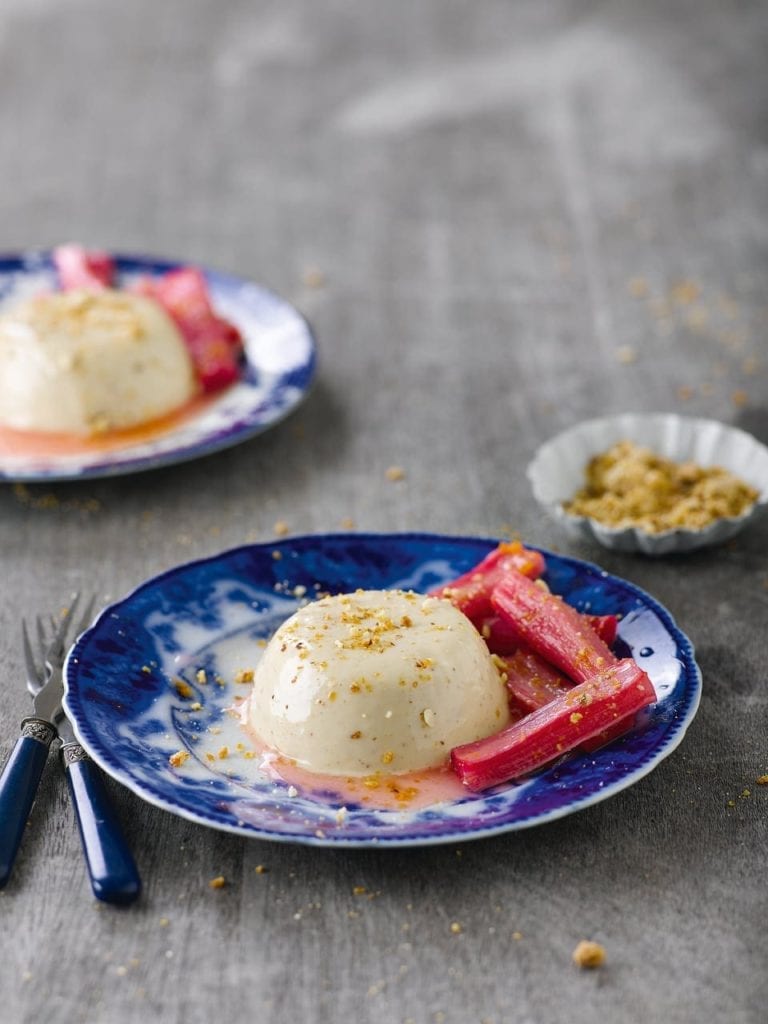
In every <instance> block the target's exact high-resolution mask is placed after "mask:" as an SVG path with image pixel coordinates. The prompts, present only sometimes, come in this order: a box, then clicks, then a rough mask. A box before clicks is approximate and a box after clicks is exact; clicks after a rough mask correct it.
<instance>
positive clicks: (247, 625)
mask: <svg viewBox="0 0 768 1024" xmlns="http://www.w3.org/2000/svg"><path fill="white" fill-rule="evenodd" d="M495 544H496V541H493V540H489V539H484V538H478V537H444V536H435V535H431V534H393V535H389V534H381V535H377V534H343V535H333V534H332V535H322V536H308V537H296V538H293V539H290V540H284V541H280V542H279V543H275V544H255V545H250V546H248V547H242V548H237V549H235V550H233V551H226V552H224V553H222V554H220V555H216V556H214V557H213V558H208V559H204V560H202V561H198V562H190V563H187V564H186V565H181V566H179V567H178V568H175V569H171V570H170V571H169V572H166V573H164V574H163V575H161V576H157V577H155V578H154V579H151V580H149V581H148V582H146V583H144V584H142V586H140V587H139V588H138V589H137V590H135V591H134V592H133V593H132V594H129V595H128V597H126V598H124V599H123V600H122V601H119V602H117V603H116V604H114V605H111V606H110V607H108V608H106V609H105V610H104V611H103V612H102V613H101V615H100V616H99V618H98V619H97V621H96V622H95V623H94V625H93V626H92V627H91V628H90V629H89V630H87V631H86V632H85V633H84V634H83V636H82V637H80V639H79V640H78V642H77V643H76V645H75V646H74V647H73V648H72V650H71V651H70V653H69V657H68V659H67V664H66V669H65V675H66V687H67V696H66V707H67V710H68V712H69V714H70V716H71V717H72V719H73V721H74V724H75V729H76V731H77V733H78V736H79V737H80V740H81V742H82V744H83V746H84V747H85V748H86V749H87V750H88V751H89V753H90V754H91V755H92V756H93V758H94V759H95V760H96V761H97V762H98V763H99V764H100V765H101V766H102V768H104V770H105V771H107V772H108V773H109V774H110V775H112V776H113V777H114V778H115V779H117V780H118V782H121V783H123V784H124V785H126V786H128V787H129V788H130V789H132V790H133V791H134V792H136V793H138V795H139V796H141V797H143V798H144V799H146V800H148V801H149V802H150V803H152V804H155V805H156V806H158V807H162V808H164V809H165V810H168V811H171V812H172V813H174V814H178V815H180V816H181V817H184V818H188V819H190V820H192V821H197V822H200V823H201V824H204V825H210V826H212V827H214V828H219V829H223V830H224V831H228V832H237V833H242V834H243V835H250V836H257V837H259V838H262V839H275V840H283V841H287V842H301V843H310V844H317V845H326V846H337V845H339V846H371V845H384V846H418V845H424V844H428V843H444V842H457V841H459V840H464V839H476V838H480V837H482V836H490V835H494V834H496V833H499V832H506V831H509V830H513V829H520V828H526V827H528V826H531V825H537V824H540V823H543V822H546V821H551V820H553V819H555V818H559V817H562V816H563V815H566V814H571V813H573V812H574V811H578V810H581V809H582V808H584V807H588V806H590V805H591V804H594V803H596V802H598V801H599V800H604V799H605V798H606V797H608V796H612V795H613V794H615V793H618V792H619V791H620V790H622V789H625V788H626V787H627V786H630V785H632V784H633V783H635V782H637V781H638V780H639V779H641V778H642V777H643V776H644V775H646V774H647V773H648V772H649V771H651V769H652V768H654V767H655V765H657V764H658V763H659V762H660V761H661V760H662V759H663V758H665V757H666V756H667V755H668V754H670V753H671V752H672V750H674V748H675V747H676V746H677V745H678V743H680V741H681V740H682V738H683V735H684V733H685V730H686V728H687V726H688V725H689V724H690V722H691V720H692V718H693V716H694V714H695V713H696V708H697V706H698V703H699V697H700V693H701V674H700V672H699V669H698V667H697V665H696V662H695V661H694V656H693V649H692V646H691V643H690V641H689V640H688V639H687V638H686V637H685V636H684V634H683V633H682V632H681V631H680V630H679V629H678V628H677V626H676V625H675V622H674V620H673V619H672V616H671V615H670V614H669V612H668V611H667V610H666V609H665V608H663V607H662V606H661V605H660V604H659V603H658V602H657V601H655V600H654V599H653V598H652V597H650V596H649V595H648V594H646V593H644V592H643V591H642V590H640V589H639V588H638V587H635V586H633V584H631V583H628V582H626V581H625V580H622V579H619V578H617V577H615V576H610V575H609V574H608V573H606V572H603V571H602V570H601V569H599V568H598V567H596V566H594V565H590V564H589V563H587V562H582V561H579V560H577V559H574V558H565V557H562V556H560V555H555V554H551V553H549V552H544V554H545V557H546V560H547V573H546V576H545V579H546V580H547V582H548V583H549V585H550V586H551V588H552V589H553V590H554V591H556V592H557V593H560V594H562V595H563V596H564V597H565V598H567V600H568V601H569V602H570V603H572V604H574V605H575V606H576V607H578V608H580V609H581V610H584V611H589V612H591V613H592V614H606V613H609V612H616V613H620V614H621V616H622V619H621V623H620V626H619V638H618V640H617V643H618V644H619V646H620V649H621V652H622V653H624V654H628V653H630V652H631V653H632V655H633V656H634V657H635V658H636V659H637V660H638V662H639V664H641V665H642V666H643V668H644V669H645V670H646V671H647V672H648V674H649V676H650V678H651V679H652V681H653V683H654V686H655V687H656V692H657V694H658V697H659V700H658V703H657V704H655V705H653V707H652V708H650V709H648V710H647V712H646V713H645V715H644V720H643V721H642V723H641V724H640V727H639V728H638V729H637V730H636V731H635V732H633V733H632V734H631V735H629V736H626V737H624V738H622V739H620V740H618V741H616V742H614V743H613V744H611V745H609V746H607V747H605V748H603V749H602V750H599V751H597V752H596V753H593V754H591V755H587V754H580V753H577V754H574V755H573V756H570V757H567V758H564V759H562V760H561V761H559V762H557V763H555V764H553V765H551V766H550V767H549V768H548V769H546V770H544V771H542V772H541V773H539V774H537V775H535V776H533V777H531V778H529V779H528V780H526V781H524V782H521V783H517V784H506V785H503V786H497V787H496V788H494V789H491V790H488V791H486V792H485V793H482V794H479V795H478V794H471V793H467V795H466V796H465V797H462V798H460V799H457V800H451V801H446V802H444V803H440V804H435V805H433V806H431V807H428V808H426V809H422V810H410V811H409V810H402V811H400V810H398V811H387V810H371V809H370V808H366V807H362V806H359V805H358V806H355V805H350V804H346V807H347V810H346V814H337V812H338V808H339V803H340V801H338V800H334V798H333V795H332V794H329V793H318V792H314V791H297V790H296V789H295V788H292V787H289V786H288V784H287V783H286V784H283V783H281V782H276V781H274V780H272V779H270V778H267V777H266V776H265V775H262V774H261V773H260V771H259V769H258V759H250V760H249V759H248V758H247V757H246V756H245V753H246V752H247V744H244V748H245V749H244V750H243V752H239V751H238V748H237V743H238V742H239V741H240V740H244V739H245V737H243V736H242V735H240V734H239V732H238V729H239V726H238V725H237V723H236V722H235V721H234V719H233V717H232V716H231V715H229V714H227V711H226V709H227V708H228V707H229V706H231V705H232V703H233V698H234V695H235V692H236V691H237V690H239V691H240V692H241V693H242V692H243V687H242V686H240V687H238V686H237V685H236V684H234V683H232V684H229V683H227V684H224V685H220V684H219V683H217V682H215V680H216V677H217V676H219V677H220V678H221V679H222V680H231V679H233V678H234V675H235V669H236V667H237V666H242V665H244V664H246V665H248V664H253V660H254V652H255V651H256V650H257V649H258V648H257V641H258V640H259V639H263V638H266V637H268V636H269V635H270V634H271V633H272V632H273V631H274V629H275V628H276V627H277V626H278V625H279V623H280V622H282V621H283V620H284V619H285V618H286V617H287V616H288V615H290V614H292V613H293V611H295V610H296V607H297V605H298V602H299V600H300V598H299V597H297V596H296V594H299V595H303V593H304V591H305V589H306V593H307V595H308V596H311V595H312V594H313V593H315V592H317V591H318V590H322V591H329V592H332V593H334V592H335V593H338V592H341V591H350V590H355V589H356V588H358V587H362V588H365V589H376V588H390V587H401V588H405V589H414V590H417V591H422V592H423V591H426V590H428V589H430V588H431V587H433V586H435V585H436V584H438V583H442V582H445V581H447V580H449V579H451V578H452V577H455V576H457V575H458V574H460V573H463V572H466V571H467V569H469V568H471V566H473V565H474V564H476V563H477V562H478V561H479V560H480V559H481V558H482V557H483V556H484V555H485V554H486V553H487V552H488V551H489V550H491V548H493V547H494V546H495ZM200 670H202V671H203V672H204V673H205V676H204V679H205V682H201V681H199V679H198V675H197V673H198V672H199V671H200ZM178 677H180V678H181V679H183V680H184V681H185V682H186V683H187V685H188V686H189V687H190V688H191V691H192V693H190V692H187V698H188V699H182V697H180V696H179V694H178V693H177V691H176V690H175V689H174V686H173V684H172V680H173V679H174V678H178ZM190 698H191V699H190ZM222 746H226V747H227V748H228V750H229V751H230V755H231V756H228V757H226V758H220V757H219V756H218V754H217V751H219V750H221V747H222ZM180 750H181V751H185V752H187V753H188V754H189V757H188V759H187V760H186V761H185V763H184V764H183V765H182V766H181V767H180V768H174V767H173V766H172V765H171V764H170V762H169V758H170V757H171V755H173V754H174V753H176V752H177V751H180Z"/></svg>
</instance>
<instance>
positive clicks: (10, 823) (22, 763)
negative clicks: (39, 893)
mask: <svg viewBox="0 0 768 1024" xmlns="http://www.w3.org/2000/svg"><path fill="white" fill-rule="evenodd" d="M55 735H56V730H55V729H54V728H53V726H52V725H50V724H49V723H48V722H44V721H43V720H42V719H41V718H25V719H24V721H23V722H22V723H21V736H19V738H18V740H16V746H15V747H14V748H13V750H12V751H11V756H10V757H9V758H8V762H7V764H6V766H5V768H4V769H3V774H2V775H0V889H2V888H3V886H4V885H5V884H6V882H7V881H8V879H9V878H10V877H11V871H12V870H13V863H14V861H15V860H16V854H17V853H18V852H19V846H20V845H21V837H22V836H23V835H24V827H25V825H26V824H27V818H28V817H29V812H30V811H31V810H32V804H33V803H34V801H35V794H36V793H37V787H38V786H39V785H40V778H41V776H42V774H43V768H45V762H46V761H47V760H48V749H49V748H50V746H51V743H52V742H53V739H54V737H55Z"/></svg>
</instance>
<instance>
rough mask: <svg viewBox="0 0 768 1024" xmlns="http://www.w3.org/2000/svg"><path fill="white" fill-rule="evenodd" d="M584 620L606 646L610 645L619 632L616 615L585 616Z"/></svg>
mask: <svg viewBox="0 0 768 1024" xmlns="http://www.w3.org/2000/svg"><path fill="white" fill-rule="evenodd" d="M584 618H585V619H586V620H587V622H588V623H589V624H590V626H591V627H592V629H594V631H595V632H596V633H597V635H598V636H599V637H600V639H601V640H602V641H603V642H604V643H606V644H608V646H609V647H610V646H611V644H612V643H613V642H614V640H615V639H616V634H617V633H618V631H619V619H618V616H617V615H585V616H584Z"/></svg>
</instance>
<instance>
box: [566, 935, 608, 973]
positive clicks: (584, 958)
mask: <svg viewBox="0 0 768 1024" xmlns="http://www.w3.org/2000/svg"><path fill="white" fill-rule="evenodd" d="M572 956H573V962H574V963H575V964H576V966H577V967H582V968H586V969H588V970H591V969H592V968H595V967H602V965H603V964H604V963H605V947H604V946H601V945H600V943H599V942H591V941H590V940H588V939H582V941H581V942H580V943H579V944H578V946H577V947H576V949H574V951H573V954H572Z"/></svg>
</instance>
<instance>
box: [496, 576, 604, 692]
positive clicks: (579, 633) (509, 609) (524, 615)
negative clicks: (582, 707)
mask: <svg viewBox="0 0 768 1024" xmlns="http://www.w3.org/2000/svg"><path fill="white" fill-rule="evenodd" d="M491 605H492V606H493V608H494V610H495V611H496V613H497V614H498V616H499V618H500V619H502V620H503V622H504V627H505V629H507V630H508V631H509V632H510V633H514V634H516V636H517V639H518V642H519V643H521V644H524V645H525V646H526V647H530V648H531V650H533V651H535V652H536V653H537V654H540V655H541V656H542V657H543V658H544V659H545V660H546V661H548V662H550V664H552V665H554V666H556V668H559V669H561V671H563V672H565V674H566V675H567V676H568V677H569V678H570V679H572V680H573V681H574V682H575V683H582V682H584V681H585V680H587V679H590V678H591V677H592V676H595V675H597V674H598V673H599V672H601V671H602V670H603V669H605V668H607V667H608V666H610V665H612V664H614V663H615V662H616V658H615V657H614V655H613V654H612V653H611V651H610V650H609V649H608V646H607V645H606V644H605V642H604V641H603V640H601V639H600V637H599V636H598V635H597V633H595V631H594V629H592V627H591V626H590V625H589V623H588V622H587V621H586V620H585V618H584V616H583V615H580V614H579V612H577V611H576V609H575V608H571V606H570V605H568V604H566V603H565V601H563V599H562V598H561V597H558V596H557V594H552V593H550V592H549V591H548V590H546V589H545V588H544V587H541V586H539V585H537V584H536V583H534V582H533V581H532V580H530V579H528V578H527V577H526V576H523V575H522V573H519V572H510V573H507V574H506V575H505V576H504V578H503V579H502V580H501V582H500V583H499V584H498V586H496V587H495V588H494V590H493V593H492V595H491Z"/></svg>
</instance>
